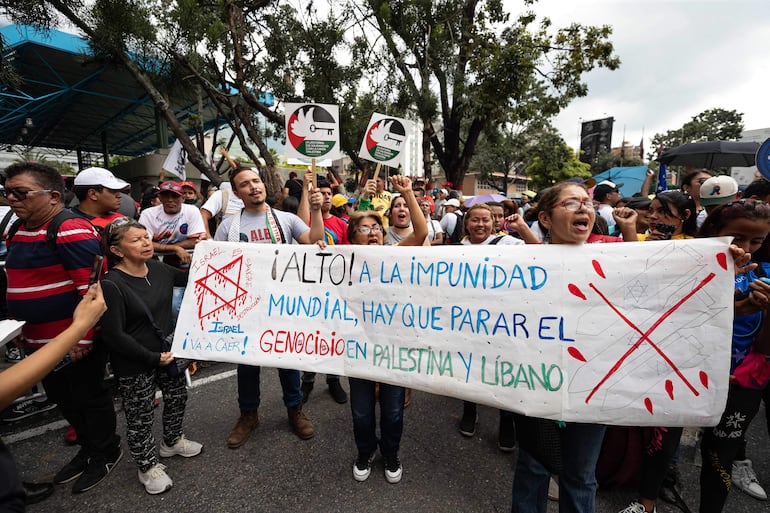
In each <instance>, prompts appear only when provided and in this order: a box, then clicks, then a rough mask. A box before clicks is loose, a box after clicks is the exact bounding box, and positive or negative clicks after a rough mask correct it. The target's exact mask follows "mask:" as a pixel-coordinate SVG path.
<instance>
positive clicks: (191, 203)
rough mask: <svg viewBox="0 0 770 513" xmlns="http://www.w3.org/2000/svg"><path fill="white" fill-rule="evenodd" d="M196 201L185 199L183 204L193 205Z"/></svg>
mask: <svg viewBox="0 0 770 513" xmlns="http://www.w3.org/2000/svg"><path fill="white" fill-rule="evenodd" d="M196 201H198V200H197V199H194V198H193V199H186V200H184V202H185V203H186V204H188V205H195V202H196Z"/></svg>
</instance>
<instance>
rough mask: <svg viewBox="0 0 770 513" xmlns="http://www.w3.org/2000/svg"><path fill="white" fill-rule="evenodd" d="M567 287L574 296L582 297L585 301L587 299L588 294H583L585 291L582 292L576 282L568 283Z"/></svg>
mask: <svg viewBox="0 0 770 513" xmlns="http://www.w3.org/2000/svg"><path fill="white" fill-rule="evenodd" d="M567 288H568V289H569V291H570V293H571V294H572V295H573V296H577V297H579V298H580V299H582V300H583V301H585V300H586V295H585V294H583V292H582V291H581V290H580V289H579V288H578V286H577V285H575V284H573V283H570V284H569V285H567Z"/></svg>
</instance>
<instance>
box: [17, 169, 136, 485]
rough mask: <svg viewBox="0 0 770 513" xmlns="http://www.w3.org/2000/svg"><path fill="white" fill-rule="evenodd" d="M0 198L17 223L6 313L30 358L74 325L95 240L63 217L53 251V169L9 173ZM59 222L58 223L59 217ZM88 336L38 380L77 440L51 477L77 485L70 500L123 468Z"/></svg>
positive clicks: (58, 197)
mask: <svg viewBox="0 0 770 513" xmlns="http://www.w3.org/2000/svg"><path fill="white" fill-rule="evenodd" d="M6 176H7V178H6V182H5V189H4V191H3V194H4V195H5V196H6V197H7V198H8V202H9V204H10V206H11V208H12V209H13V211H14V213H15V214H16V216H17V217H18V218H19V219H20V220H21V225H19V226H18V230H16V231H15V232H12V233H13V235H12V236H11V238H10V240H9V241H8V257H7V259H6V267H5V268H6V273H7V275H8V293H7V299H8V311H9V313H10V315H11V316H12V317H13V318H15V319H18V320H22V321H25V322H26V324H25V325H24V327H23V328H22V334H23V335H24V337H25V338H26V343H27V347H28V349H29V350H31V351H34V350H36V349H39V348H41V347H43V346H44V345H45V344H46V343H48V342H49V341H50V340H51V339H53V338H54V337H56V336H57V335H58V334H59V333H61V332H62V331H64V330H65V329H66V328H67V327H68V326H69V325H70V324H71V323H72V312H73V311H74V310H75V307H76V306H77V304H78V302H79V301H80V296H81V295H83V294H84V293H85V292H86V290H87V289H88V280H89V275H90V272H91V267H92V264H93V261H94V256H95V255H97V254H99V253H100V248H99V235H98V233H97V232H96V230H95V229H94V227H93V226H92V225H91V223H89V222H88V221H87V220H85V219H79V218H75V217H72V216H71V214H70V217H69V218H65V219H64V220H62V221H61V223H60V224H59V228H58V230H57V234H56V239H55V246H54V247H49V241H48V240H47V230H48V225H49V224H51V222H52V221H53V220H54V218H56V217H57V215H59V214H60V213H61V212H62V210H64V203H63V199H62V198H63V196H64V185H63V181H62V177H61V175H60V174H59V173H58V172H56V170H54V169H52V168H50V167H48V166H45V165H42V164H37V163H29V162H23V163H19V164H14V165H12V166H10V167H8V168H7V169H6ZM59 219H61V217H59ZM93 335H94V332H93V330H91V331H89V332H88V333H87V334H86V336H85V337H83V339H82V340H81V341H80V342H79V343H78V344H77V345H76V346H75V347H73V348H72V349H71V350H70V351H69V353H68V354H67V356H66V357H65V358H64V360H62V362H60V363H59V365H57V366H56V368H55V370H54V371H52V372H51V373H49V374H48V375H47V376H46V377H45V378H44V379H43V385H44V387H45V389H46V392H47V393H48V396H49V398H50V399H51V400H52V401H54V402H56V403H57V404H58V405H59V408H60V409H61V412H62V415H63V416H64V418H65V419H66V420H67V421H68V422H69V423H70V424H71V425H72V426H73V427H74V428H75V430H76V431H77V433H78V440H77V442H78V444H79V445H80V446H81V447H80V450H79V452H78V453H77V455H75V457H74V458H73V459H72V460H71V461H70V462H69V463H68V464H66V465H65V466H64V467H63V468H62V469H61V470H60V471H59V472H57V474H56V475H55V476H54V483H59V484H61V483H69V482H71V481H74V484H73V486H72V491H73V493H79V492H84V491H86V490H90V489H91V488H93V487H94V486H96V485H97V484H99V483H100V482H101V481H102V480H103V479H104V478H105V477H107V475H108V474H109V473H110V471H111V470H112V468H113V467H114V466H115V465H116V464H117V463H118V461H120V459H121V457H122V456H123V451H122V449H121V447H120V437H119V436H118V435H116V434H115V411H114V408H113V404H112V396H111V395H110V391H109V389H108V388H107V387H106V386H105V384H104V379H103V378H104V366H105V363H106V361H107V354H106V351H105V349H104V348H103V347H102V344H101V343H99V342H96V343H95V342H94V337H93Z"/></svg>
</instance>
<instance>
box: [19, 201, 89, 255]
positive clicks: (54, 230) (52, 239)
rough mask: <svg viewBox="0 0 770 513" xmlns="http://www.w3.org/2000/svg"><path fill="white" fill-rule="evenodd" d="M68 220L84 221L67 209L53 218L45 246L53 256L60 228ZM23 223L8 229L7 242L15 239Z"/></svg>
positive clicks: (46, 234) (46, 235) (55, 251)
mask: <svg viewBox="0 0 770 513" xmlns="http://www.w3.org/2000/svg"><path fill="white" fill-rule="evenodd" d="M67 219H84V218H83V217H81V216H79V215H77V214H75V213H73V212H72V211H71V210H69V209H66V208H65V209H64V210H62V211H61V212H59V213H58V214H56V215H55V216H53V217H52V218H51V222H50V223H49V224H48V229H47V230H46V232H45V244H46V246H48V249H49V250H50V251H51V253H53V254H56V253H57V248H56V236H57V235H58V234H59V227H60V226H61V224H62V223H63V222H64V221H66V220H67ZM23 222H24V221H22V220H21V219H17V220H16V221H14V222H13V224H12V225H11V227H10V228H8V236H7V237H6V238H5V240H6V242H7V241H10V240H11V239H12V238H13V236H14V235H16V232H18V231H19V228H20V227H21V224H22V223H23Z"/></svg>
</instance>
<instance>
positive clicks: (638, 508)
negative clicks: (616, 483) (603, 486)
mask: <svg viewBox="0 0 770 513" xmlns="http://www.w3.org/2000/svg"><path fill="white" fill-rule="evenodd" d="M657 511H658V510H657V508H655V506H653V507H652V512H651V513H657ZM618 513H647V510H646V509H644V506H642V504H641V503H640V502H636V501H634V502H632V503H631V504H629V505H628V506H627V507H626V508H625V509H621V510H620V511H619V512H618Z"/></svg>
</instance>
